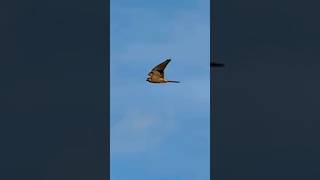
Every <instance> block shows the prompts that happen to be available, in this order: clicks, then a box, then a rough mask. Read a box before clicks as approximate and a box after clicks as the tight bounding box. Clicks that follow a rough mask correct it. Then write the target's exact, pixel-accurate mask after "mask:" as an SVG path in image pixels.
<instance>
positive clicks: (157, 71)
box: [147, 59, 179, 83]
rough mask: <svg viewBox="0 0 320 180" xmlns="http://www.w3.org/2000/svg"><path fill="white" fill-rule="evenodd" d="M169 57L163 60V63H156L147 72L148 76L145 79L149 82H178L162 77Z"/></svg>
mask: <svg viewBox="0 0 320 180" xmlns="http://www.w3.org/2000/svg"><path fill="white" fill-rule="evenodd" d="M170 61H171V59H167V60H165V61H164V62H163V63H161V64H158V65H157V66H155V67H154V68H153V69H152V70H151V72H149V73H148V76H149V77H148V78H147V81H148V82H150V83H168V82H173V83H179V81H170V80H167V79H165V77H164V69H165V68H166V67H167V65H168V64H169V62H170Z"/></svg>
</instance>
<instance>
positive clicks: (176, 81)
mask: <svg viewBox="0 0 320 180" xmlns="http://www.w3.org/2000/svg"><path fill="white" fill-rule="evenodd" d="M168 82H172V83H180V81H170V80H168Z"/></svg>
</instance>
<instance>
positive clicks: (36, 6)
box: [0, 0, 110, 180]
mask: <svg viewBox="0 0 320 180" xmlns="http://www.w3.org/2000/svg"><path fill="white" fill-rule="evenodd" d="M109 10H110V1H109V0H98V1H87V0H28V1H25V0H4V1H1V2H0V25H1V27H2V28H0V37H1V41H0V80H1V86H0V142H1V148H0V169H1V173H0V179H1V180H17V179H32V180H107V179H109V178H110V171H109V169H110V168H109V166H110V163H109V162H110V158H109V148H110V145H109V144H110V143H109V139H110V138H109V137H110V133H109V132H110V131H109V114H110V112H109V109H110V108H109V91H110V88H109V86H110V84H109V54H110V52H109V42H110V41H109V39H110V35H109V34H110V30H109V29H110V28H109V24H110V20H109V17H110V11H109Z"/></svg>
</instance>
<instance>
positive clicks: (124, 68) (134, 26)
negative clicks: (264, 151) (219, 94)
mask: <svg viewBox="0 0 320 180" xmlns="http://www.w3.org/2000/svg"><path fill="white" fill-rule="evenodd" d="M209 15H210V10H209V0H184V1H178V0H176V1H173V0H170V1H169V0H162V1H158V0H135V1H132V0H111V62H110V65H111V80H110V81H111V94H110V96H111V102H110V103H111V122H110V123H111V124H110V125H111V180H128V179H139V180H150V179H152V180H170V179H174V180H180V179H181V180H200V179H201V180H205V179H209V173H210V172H209V168H210V167H209V164H210V162H209V157H210V155H209V152H210V149H209V145H210V144H209V141H210V137H209V134H210V132H209V125H210V121H209V117H210V110H209V108H210V84H209V80H210V76H209V70H210V69H209V68H210V67H209V58H210V22H209V20H210V19H209V18H210V17H209ZM166 58H171V59H172V61H171V62H170V64H169V65H168V66H167V69H166V76H167V78H168V79H171V80H179V81H181V82H182V83H179V84H175V83H172V84H162V85H159V84H150V83H148V82H147V81H146V78H147V74H148V72H149V71H150V70H151V69H152V68H153V67H154V66H155V65H157V64H159V63H161V62H162V61H163V60H164V59H166ZM186 75H188V76H186Z"/></svg>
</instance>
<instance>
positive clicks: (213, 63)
mask: <svg viewBox="0 0 320 180" xmlns="http://www.w3.org/2000/svg"><path fill="white" fill-rule="evenodd" d="M210 66H211V67H224V64H220V63H215V62H211V63H210Z"/></svg>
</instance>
